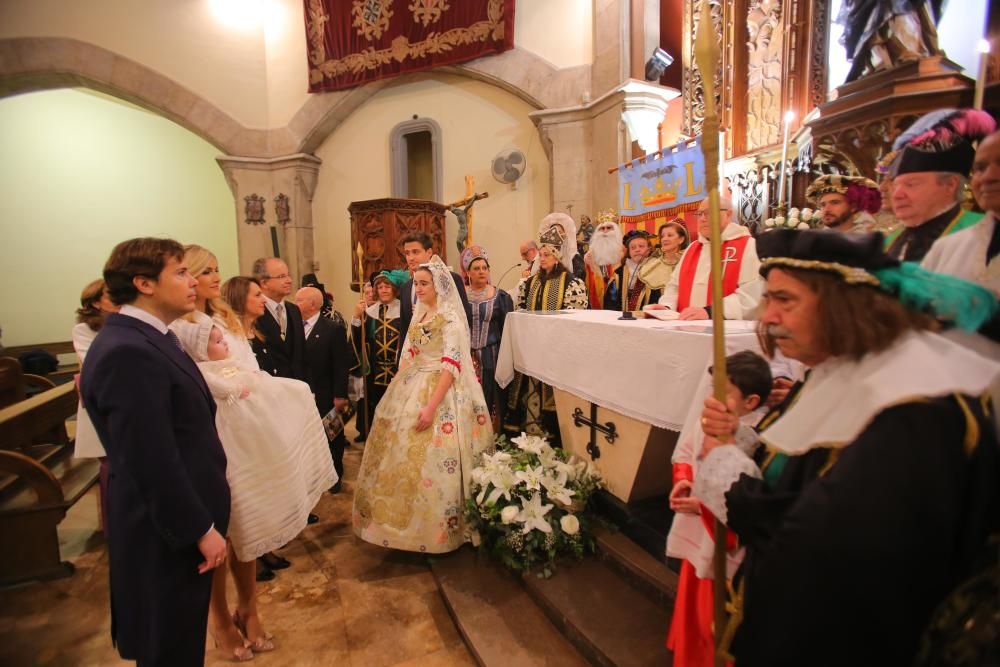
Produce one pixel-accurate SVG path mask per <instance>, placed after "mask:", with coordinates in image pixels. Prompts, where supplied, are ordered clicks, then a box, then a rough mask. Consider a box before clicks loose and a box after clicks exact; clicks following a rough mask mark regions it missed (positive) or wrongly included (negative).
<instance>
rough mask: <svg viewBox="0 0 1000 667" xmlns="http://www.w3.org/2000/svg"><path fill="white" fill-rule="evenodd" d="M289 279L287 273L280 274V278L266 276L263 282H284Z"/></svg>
mask: <svg viewBox="0 0 1000 667" xmlns="http://www.w3.org/2000/svg"><path fill="white" fill-rule="evenodd" d="M288 277H290V276H289V275H288V274H287V273H282V274H281V275H280V276H268V277H267V278H265V280H284V279H285V278H288Z"/></svg>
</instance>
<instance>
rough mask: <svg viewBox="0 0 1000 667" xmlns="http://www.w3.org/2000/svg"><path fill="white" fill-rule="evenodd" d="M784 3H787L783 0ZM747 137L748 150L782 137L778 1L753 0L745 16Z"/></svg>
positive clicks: (781, 46) (781, 42) (782, 43)
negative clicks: (746, 39)
mask: <svg viewBox="0 0 1000 667" xmlns="http://www.w3.org/2000/svg"><path fill="white" fill-rule="evenodd" d="M786 4H787V3H786ZM747 31H748V32H749V37H750V39H749V41H748V42H747V50H748V58H747V69H748V76H747V112H748V116H747V137H746V147H747V149H749V150H753V149H755V148H760V147H762V146H770V145H772V144H776V143H778V142H779V141H780V140H781V129H782V127H781V122H782V108H781V107H782V104H781V99H782V96H781V84H782V69H783V68H782V60H783V55H784V46H785V41H784V30H783V29H782V26H781V2H779V0H752V1H751V3H750V11H749V12H748V15H747Z"/></svg>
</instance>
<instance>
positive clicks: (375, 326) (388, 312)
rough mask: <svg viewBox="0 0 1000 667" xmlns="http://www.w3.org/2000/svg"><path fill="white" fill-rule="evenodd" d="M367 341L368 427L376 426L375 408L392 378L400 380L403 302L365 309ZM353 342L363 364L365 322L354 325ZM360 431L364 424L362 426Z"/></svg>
mask: <svg viewBox="0 0 1000 667" xmlns="http://www.w3.org/2000/svg"><path fill="white" fill-rule="evenodd" d="M365 315H366V318H365V335H364V341H365V345H366V346H367V347H366V350H365V353H366V355H367V357H366V359H367V361H368V369H367V373H365V402H366V403H367V405H368V423H369V425H370V424H371V422H372V419H373V417H374V415H375V408H376V407H377V406H378V404H379V401H381V400H382V397H383V396H384V395H385V392H386V390H387V389H388V388H389V384H390V383H391V382H392V378H394V377H395V376H396V359H397V358H398V355H397V353H398V352H399V346H400V344H401V343H402V334H401V333H400V331H399V299H393V300H392V301H390V302H389V303H373V304H372V305H370V306H368V307H367V308H366V309H365ZM351 331H352V334H351V340H352V342H353V343H354V351H355V354H357V356H358V364H359V365H360V363H361V340H362V336H361V322H360V321H359V320H354V321H353V322H351ZM358 427H359V428H363V426H361V422H360V421H359V422H358Z"/></svg>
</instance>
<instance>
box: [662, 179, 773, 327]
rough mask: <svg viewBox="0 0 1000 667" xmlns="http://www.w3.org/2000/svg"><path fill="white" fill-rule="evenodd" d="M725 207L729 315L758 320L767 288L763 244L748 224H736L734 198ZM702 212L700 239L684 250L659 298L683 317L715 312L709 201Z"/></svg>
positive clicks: (722, 220)
mask: <svg viewBox="0 0 1000 667" xmlns="http://www.w3.org/2000/svg"><path fill="white" fill-rule="evenodd" d="M719 208H720V216H719V224H720V226H721V228H722V276H723V277H722V294H723V299H722V307H723V309H724V310H723V313H724V315H725V317H726V319H729V320H746V319H753V313H754V310H755V309H756V308H757V303H758V301H760V295H761V291H762V281H761V278H760V273H759V269H760V260H759V259H758V258H757V244H756V242H755V241H754V239H753V237H752V236H751V235H750V230H748V229H747V228H746V227H744V226H742V225H739V224H736V225H734V224H730V223H731V222H732V219H733V214H732V208H733V204H732V200H730V199H729V198H728V197H720V198H719ZM697 215H698V240H697V241H695V242H694V243H692V244H691V245H690V246H688V248H687V250H685V251H684V254H683V255H682V256H681V259H680V262H679V263H678V265H677V269H676V270H675V271H674V272H673V274H672V275H671V276H670V282H668V283H667V286H666V287H665V288H664V289H663V296H661V297H660V300H659V306H661V307H663V308H666V309H669V310H673V311H676V312H677V313H678V314H679V315H680V319H682V320H707V319H709V318H710V317H711V314H712V307H713V304H712V286H711V257H712V253H711V249H710V247H709V235H710V234H711V230H710V224H711V223H710V222H709V219H708V200H707V199H703V200H702V201H701V203H700V204H699V205H698V214H697ZM655 307H656V306H651V308H655Z"/></svg>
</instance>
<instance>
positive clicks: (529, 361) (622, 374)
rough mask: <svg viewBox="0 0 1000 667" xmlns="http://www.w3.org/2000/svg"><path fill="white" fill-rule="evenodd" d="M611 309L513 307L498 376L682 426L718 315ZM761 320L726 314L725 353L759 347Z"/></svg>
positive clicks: (661, 424) (649, 421)
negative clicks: (667, 315)
mask: <svg viewBox="0 0 1000 667" xmlns="http://www.w3.org/2000/svg"><path fill="white" fill-rule="evenodd" d="M620 315H621V313H618V312H616V311H610V310H569V311H548V312H514V313H511V314H509V315H508V316H507V320H506V322H505V324H504V332H503V339H502V340H501V342H500V357H499V359H498V360H497V373H496V378H497V382H498V383H499V384H500V386H501V387H505V386H507V385H508V384H509V383H510V382H511V380H513V379H514V371H515V370H516V371H519V372H521V373H524V374H525V375H530V376H531V377H534V378H538V379H539V380H541V381H542V382H545V383H546V384H549V385H552V386H553V387H557V388H559V389H562V390H564V391H568V392H570V393H572V394H576V395H577V396H579V397H581V398H584V399H586V400H588V401H590V402H591V403H596V404H597V405H600V406H601V407H604V408H608V409H610V410H614V411H616V412H620V413H621V414H623V415H626V416H629V417H632V418H633V419H638V420H639V421H642V422H645V423H647V424H652V425H654V426H659V427H660V428H665V429H670V430H671V431H680V430H681V427H682V426H683V425H684V421H685V417H686V416H687V413H688V409H689V408H690V406H691V401H692V400H693V399H694V397H695V396H696V395H697V393H698V387H699V385H700V384H701V381H702V379H703V378H704V377H705V374H706V371H707V369H708V367H709V366H711V365H712V323H711V321H709V320H704V321H695V322H691V321H688V322H680V321H672V322H664V321H660V320H654V319H648V320H647V319H641V320H636V321H634V322H626V321H619V320H618V317H619V316H620ZM754 327H755V322H750V321H743V320H727V321H726V354H727V355H729V354H733V353H734V352H739V351H740V350H745V349H755V350H756V349H759V348H758V345H757V337H756V333H755V331H754Z"/></svg>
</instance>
